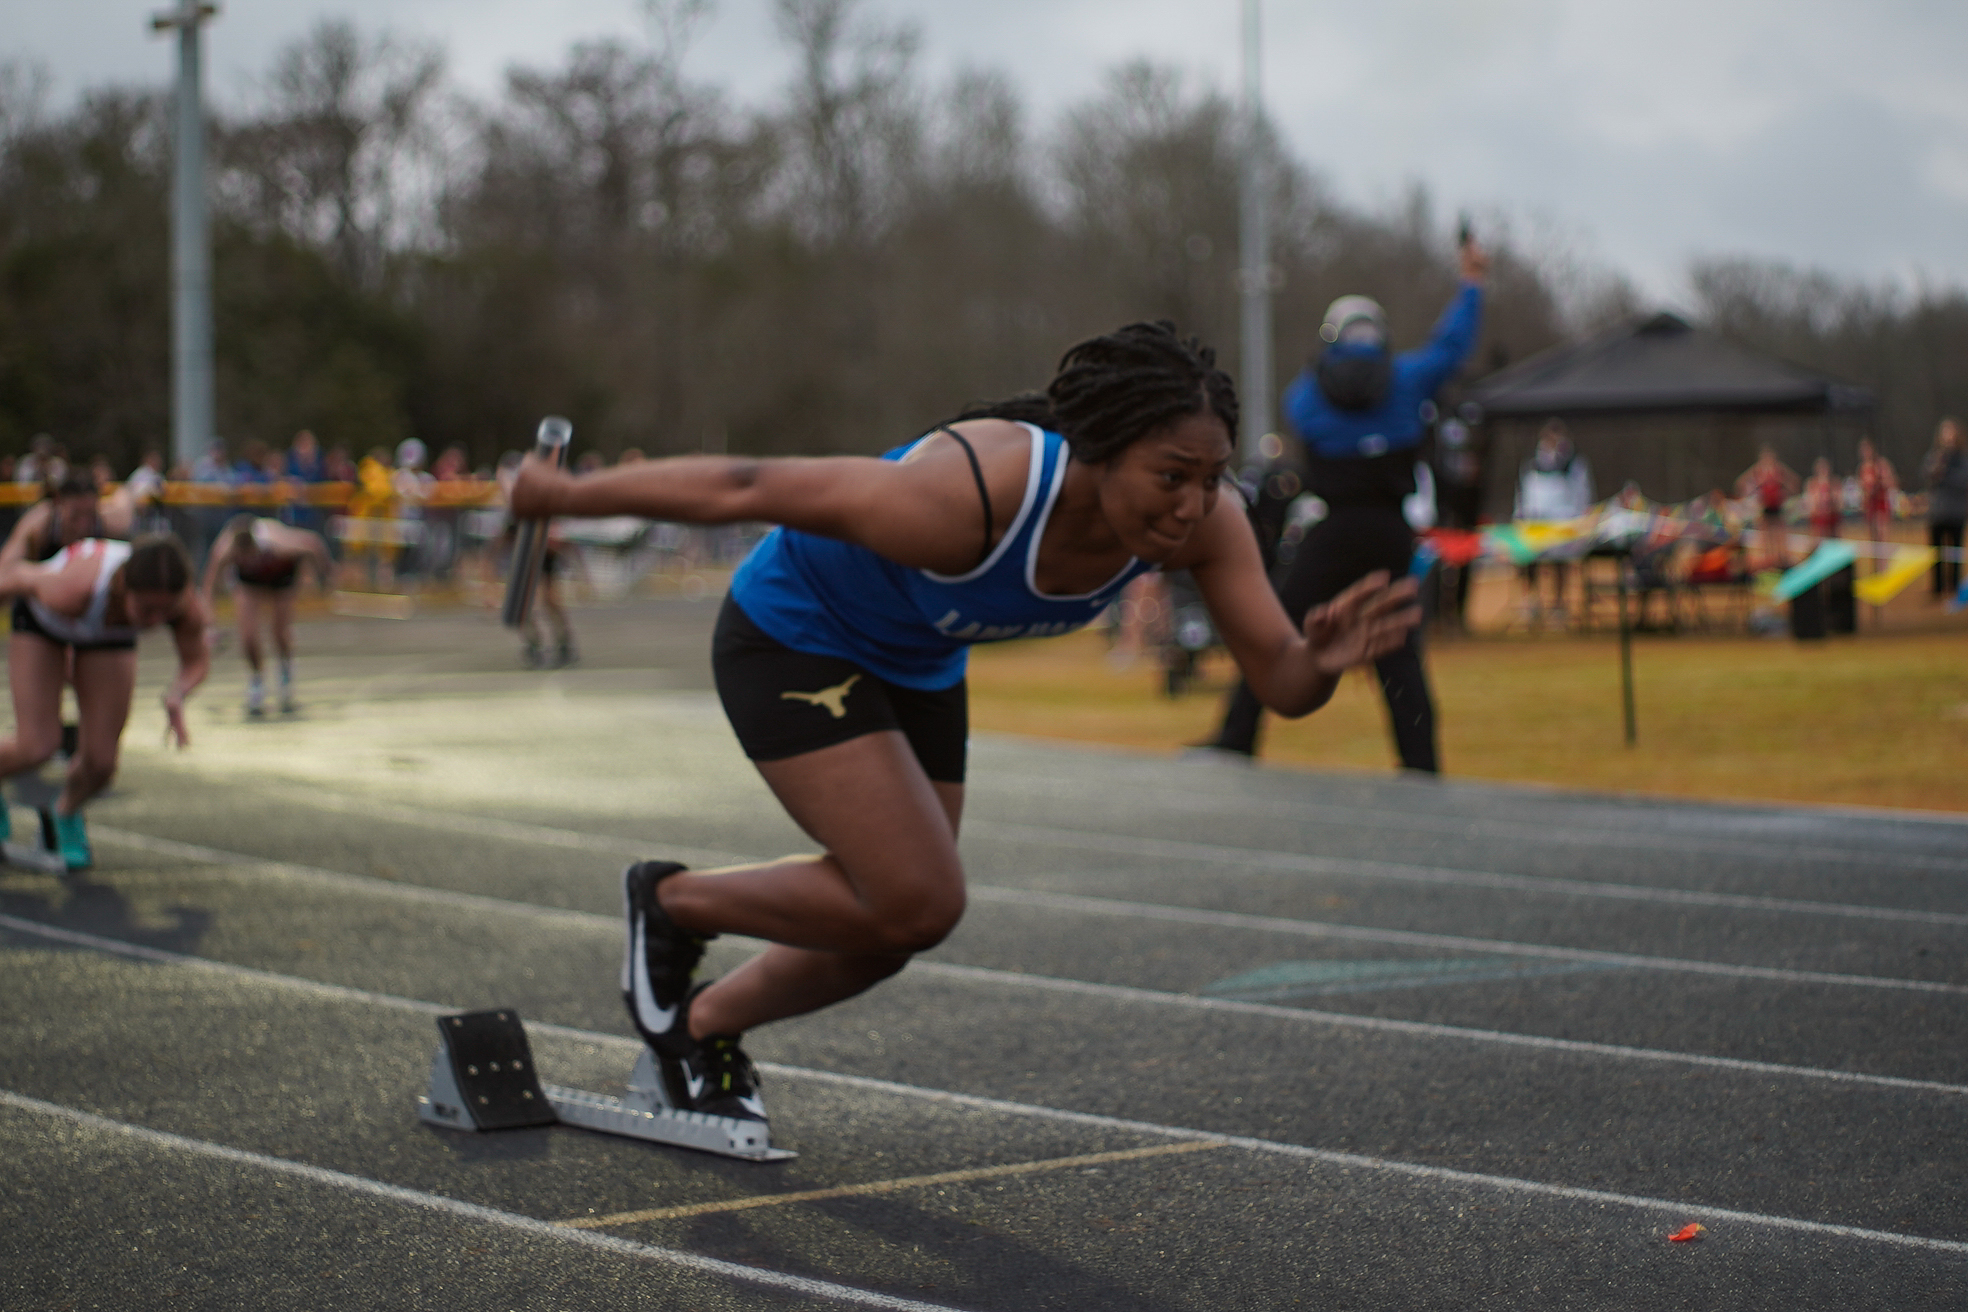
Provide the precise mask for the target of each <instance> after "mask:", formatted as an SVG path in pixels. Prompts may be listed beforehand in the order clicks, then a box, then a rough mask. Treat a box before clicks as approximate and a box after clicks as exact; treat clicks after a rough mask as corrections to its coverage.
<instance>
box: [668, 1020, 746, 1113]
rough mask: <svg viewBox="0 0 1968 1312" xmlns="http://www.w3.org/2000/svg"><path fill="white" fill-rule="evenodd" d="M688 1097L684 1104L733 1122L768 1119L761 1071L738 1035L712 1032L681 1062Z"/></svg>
mask: <svg viewBox="0 0 1968 1312" xmlns="http://www.w3.org/2000/svg"><path fill="white" fill-rule="evenodd" d="M678 1064H679V1066H680V1068H681V1071H680V1073H681V1075H682V1077H683V1084H684V1089H683V1093H684V1095H685V1099H684V1100H683V1101H682V1102H681V1105H682V1106H683V1107H684V1108H686V1109H687V1110H689V1111H693V1112H702V1113H703V1114H704V1115H706V1116H723V1117H728V1118H729V1119H731V1120H734V1121H763V1120H765V1101H764V1099H762V1098H760V1097H759V1087H758V1071H757V1070H756V1069H755V1068H754V1067H753V1066H752V1059H751V1058H750V1057H747V1056H746V1055H745V1050H744V1049H743V1048H741V1047H739V1046H738V1036H737V1035H736V1034H709V1035H706V1036H705V1037H703V1038H701V1039H699V1040H697V1043H696V1046H695V1047H694V1048H692V1049H691V1051H690V1052H689V1053H687V1054H686V1055H685V1056H684V1057H683V1058H682V1059H681V1061H680V1062H679V1063H678Z"/></svg>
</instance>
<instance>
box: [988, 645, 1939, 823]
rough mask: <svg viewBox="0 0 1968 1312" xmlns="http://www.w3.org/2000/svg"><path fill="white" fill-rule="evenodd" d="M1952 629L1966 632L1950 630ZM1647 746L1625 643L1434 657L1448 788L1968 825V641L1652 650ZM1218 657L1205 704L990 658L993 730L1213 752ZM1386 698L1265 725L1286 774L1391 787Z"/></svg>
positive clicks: (1447, 648)
mask: <svg viewBox="0 0 1968 1312" xmlns="http://www.w3.org/2000/svg"><path fill="white" fill-rule="evenodd" d="M1951 627H1952V626H1951ZM1633 665H1634V682H1635V687H1636V696H1635V700H1636V704H1637V710H1638V724H1639V736H1638V737H1639V740H1638V744H1637V745H1636V746H1635V747H1633V748H1627V747H1625V746H1624V745H1623V742H1622V726H1621V714H1620V683H1619V648H1618V644H1617V640H1616V639H1615V638H1613V637H1611V636H1606V637H1566V636H1556V635H1553V636H1540V637H1521V638H1508V637H1504V638H1498V637H1490V638H1481V639H1465V640H1460V641H1451V642H1440V643H1437V644H1435V645H1434V646H1432V647H1431V649H1430V651H1429V670H1430V676H1431V679H1432V681H1433V686H1434V690H1435V697H1436V702H1437V708H1438V713H1439V725H1440V731H1441V741H1442V760H1443V768H1444V770H1445V771H1446V772H1448V773H1450V774H1456V775H1463V776H1469V777H1476V778H1483V779H1508V780H1520V781H1526V782H1535V783H1547V784H1559V785H1564V786H1566V787H1574V788H1592V789H1600V790H1609V791H1617V792H1639V793H1661V794H1675V795H1679V796H1684V797H1729V798H1743V799H1759V798H1760V799H1770V800H1782V801H1792V802H1815V803H1844V804H1852V805H1866V806H1892V807H1911V808H1917V809H1926V810H1941V811H1963V812H1968V633H1961V632H1951V631H1950V632H1926V633H1894V632H1888V633H1883V634H1881V633H1869V634H1866V635H1865V636H1862V637H1857V638H1852V637H1846V638H1837V639H1832V640H1829V641H1822V642H1815V643H1801V642H1796V641H1793V640H1791V639H1788V638H1774V639H1773V638H1753V637H1726V638H1724V637H1716V638H1710V637H1693V636H1687V635H1683V636H1679V637H1641V638H1636V640H1635V642H1634V647H1633ZM1230 675H1231V667H1230V666H1229V664H1228V662H1227V661H1223V660H1218V661H1217V662H1215V663H1213V664H1211V665H1210V666H1209V667H1208V668H1207V670H1206V677H1205V679H1204V680H1203V681H1202V683H1201V684H1200V685H1199V686H1198V688H1197V690H1196V691H1194V692H1191V693H1188V694H1185V695H1184V696H1183V697H1181V698H1179V699H1175V700H1171V699H1169V698H1168V697H1166V696H1164V695H1163V694H1162V692H1161V671H1160V667H1159V665H1157V664H1156V662H1155V659H1154V657H1153V655H1152V654H1148V655H1143V656H1135V657H1133V658H1132V659H1129V658H1128V657H1127V655H1126V654H1125V653H1119V654H1117V653H1114V652H1110V651H1109V650H1108V649H1107V646H1106V643H1105V640H1104V639H1103V638H1102V637H1101V636H1100V635H1099V634H1098V633H1096V632H1093V631H1087V632H1083V633H1079V634H1075V635H1073V636H1071V637H1068V638H1058V639H1051V640H1047V641H1042V642H1023V643H1010V644H1001V645H997V646H989V647H980V648H978V649H977V650H976V651H975V652H974V653H973V655H972V664H971V717H972V722H973V724H975V725H976V727H977V728H979V729H984V730H991V731H996V732H1001V733H1015V734H1025V735H1031V736H1035V737H1050V738H1065V739H1076V740H1081V741H1086V742H1099V743H1110V744H1117V745H1122V746H1127V747H1134V748H1139V749H1141V750H1143V751H1148V752H1157V753H1173V752H1176V751H1179V750H1180V749H1181V747H1182V745H1183V744H1185V743H1190V742H1195V741H1198V740H1199V739H1202V738H1205V737H1207V736H1208V735H1209V734H1210V733H1211V732H1212V731H1213V730H1214V727H1215V722H1216V717H1217V715H1218V714H1219V712H1220V710H1221V708H1222V704H1223V694H1224V692H1225V691H1226V689H1227V688H1228V680H1229V678H1230ZM1385 716H1386V712H1385V708H1384V705H1383V703H1382V701H1381V698H1380V690H1379V688H1378V686H1377V685H1376V684H1375V683H1374V682H1373V681H1372V679H1371V677H1370V676H1369V675H1365V674H1362V673H1357V672H1356V673H1353V674H1349V675H1348V676H1347V677H1346V679H1345V681H1344V683H1343V684H1342V686H1341V688H1340V690H1339V692H1338V693H1337V694H1336V695H1335V696H1334V698H1333V700H1332V702H1331V703H1330V704H1328V705H1327V706H1326V707H1325V709H1323V710H1321V711H1319V712H1318V713H1317V714H1314V715H1311V716H1308V717H1306V718H1305V719H1302V720H1298V721H1281V720H1278V719H1276V718H1275V717H1269V718H1267V720H1266V722H1265V724H1266V727H1265V738H1264V741H1263V743H1262V745H1261V749H1260V750H1261V755H1262V756H1263V758H1264V760H1265V761H1266V762H1267V763H1269V764H1272V765H1282V766H1292V765H1303V766H1316V767H1320V768H1326V769H1333V768H1337V769H1357V770H1376V771H1385V770H1389V769H1391V768H1393V764H1394V758H1393V750H1392V747H1391V744H1390V741H1389V735H1388V731H1387V726H1386V719H1385Z"/></svg>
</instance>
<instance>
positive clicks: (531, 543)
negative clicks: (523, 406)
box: [501, 415, 574, 629]
mask: <svg viewBox="0 0 1968 1312" xmlns="http://www.w3.org/2000/svg"><path fill="white" fill-rule="evenodd" d="M573 436H574V425H573V424H572V423H570V422H568V421H567V420H565V419H562V418H561V417H560V416H559V415H548V416H547V417H546V418H545V419H542V420H541V421H540V431H539V433H538V434H537V435H536V436H535V438H534V443H533V454H534V455H536V456H538V457H540V459H542V460H546V461H550V462H551V463H553V464H555V465H558V464H560V462H561V460H562V459H563V458H564V457H565V456H566V454H567V443H568V442H569V440H570V439H572V438H573ZM546 555H547V521H546V520H544V519H522V520H520V521H519V533H518V536H517V538H516V539H515V541H514V542H513V555H512V573H511V575H509V576H508V577H507V579H506V607H505V610H504V612H503V613H502V615H501V618H502V619H503V620H504V621H505V625H506V627H507V628H509V629H516V628H518V627H519V626H520V625H522V624H524V623H526V617H527V616H528V615H530V614H532V612H533V593H534V591H535V590H536V589H537V588H538V586H539V583H540V563H541V562H542V561H543V560H545V559H546Z"/></svg>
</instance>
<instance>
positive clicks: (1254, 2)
mask: <svg viewBox="0 0 1968 1312" xmlns="http://www.w3.org/2000/svg"><path fill="white" fill-rule="evenodd" d="M1258 3H1259V0H1244V97H1243V114H1242V119H1243V122H1242V125H1241V126H1242V129H1243V133H1242V135H1243V142H1242V145H1243V171H1242V179H1241V183H1242V185H1241V186H1240V187H1239V190H1238V204H1237V212H1238V214H1237V216H1238V220H1239V233H1240V235H1239V240H1238V246H1239V251H1238V256H1239V259H1238V263H1239V265H1240V267H1239V269H1238V274H1237V281H1238V284H1239V290H1240V291H1241V292H1242V297H1241V299H1242V309H1243V334H1242V355H1243V375H1244V377H1243V381H1242V384H1241V386H1240V387H1239V389H1238V390H1239V391H1240V392H1241V393H1242V396H1241V397H1240V398H1239V405H1240V408H1241V410H1242V412H1243V415H1242V418H1243V457H1244V461H1245V463H1247V464H1249V463H1255V462H1256V461H1258V460H1259V459H1260V458H1261V457H1260V456H1259V454H1258V443H1259V441H1261V440H1262V439H1263V437H1264V435H1265V434H1266V433H1268V432H1270V431H1271V427H1272V423H1273V421H1274V416H1273V411H1272V391H1271V221H1270V215H1269V214H1268V213H1267V210H1268V206H1267V203H1266V201H1267V198H1266V195H1265V187H1264V171H1263V168H1262V166H1261V164H1260V162H1259V159H1258V147H1259V143H1260V136H1261V133H1262V125H1263V122H1264V101H1263V91H1262V86H1261V82H1260V78H1259V64H1260V55H1261V46H1260V44H1259V41H1258Z"/></svg>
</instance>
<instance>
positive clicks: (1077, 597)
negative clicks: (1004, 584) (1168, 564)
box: [1025, 441, 1141, 601]
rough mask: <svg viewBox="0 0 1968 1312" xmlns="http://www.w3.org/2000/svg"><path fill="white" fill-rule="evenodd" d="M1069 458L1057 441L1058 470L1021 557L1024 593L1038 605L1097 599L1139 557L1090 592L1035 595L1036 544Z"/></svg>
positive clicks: (1134, 557) (1067, 452)
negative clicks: (1029, 541)
mask: <svg viewBox="0 0 1968 1312" xmlns="http://www.w3.org/2000/svg"><path fill="white" fill-rule="evenodd" d="M1071 454H1072V453H1071V452H1070V451H1069V450H1068V449H1067V446H1066V443H1065V442H1064V441H1061V442H1060V444H1059V468H1058V470H1057V471H1056V472H1055V473H1054V474H1053V478H1052V487H1051V489H1050V490H1049V491H1048V492H1047V493H1046V503H1045V509H1044V510H1042V511H1040V512H1039V526H1038V528H1036V529H1034V530H1033V532H1032V546H1031V549H1030V550H1028V551H1027V552H1026V553H1025V589H1026V591H1028V592H1030V593H1031V594H1032V595H1033V596H1034V597H1037V598H1038V599H1039V600H1040V601H1086V600H1088V599H1089V598H1092V597H1097V596H1099V595H1100V594H1101V593H1102V592H1105V591H1106V590H1107V589H1108V588H1111V587H1113V586H1114V585H1115V584H1116V583H1119V582H1120V581H1121V580H1122V579H1124V578H1126V577H1127V573H1128V571H1129V570H1131V569H1133V568H1134V567H1135V566H1136V565H1137V564H1139V563H1140V560H1141V558H1140V557H1139V556H1129V557H1128V558H1127V563H1126V564H1124V565H1122V566H1121V567H1120V569H1118V570H1116V571H1115V573H1114V577H1112V578H1110V579H1108V580H1107V581H1106V582H1105V583H1103V584H1101V585H1100V586H1099V587H1097V588H1095V589H1094V590H1093V591H1091V592H1076V593H1073V594H1071V595H1070V596H1061V595H1059V594H1057V593H1052V592H1040V591H1039V543H1040V541H1042V540H1043V539H1044V537H1045V531H1046V525H1047V524H1048V523H1050V522H1051V521H1052V507H1053V503H1054V502H1056V501H1058V500H1059V489H1060V488H1062V487H1064V486H1065V485H1066V461H1067V460H1068V459H1069V458H1070V457H1071Z"/></svg>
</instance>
